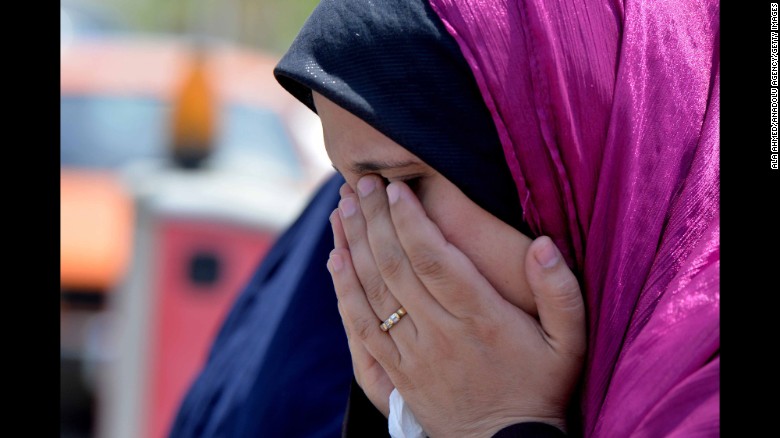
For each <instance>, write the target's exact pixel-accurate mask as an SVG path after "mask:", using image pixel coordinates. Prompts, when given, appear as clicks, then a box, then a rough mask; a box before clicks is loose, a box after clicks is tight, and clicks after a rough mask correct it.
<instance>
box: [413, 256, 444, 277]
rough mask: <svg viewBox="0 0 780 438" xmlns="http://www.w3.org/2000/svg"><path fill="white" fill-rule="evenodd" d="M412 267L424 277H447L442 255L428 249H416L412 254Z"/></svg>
mask: <svg viewBox="0 0 780 438" xmlns="http://www.w3.org/2000/svg"><path fill="white" fill-rule="evenodd" d="M410 259H411V260H410V261H411V263H412V269H414V271H415V272H416V273H417V274H419V275H421V276H424V277H427V278H432V279H437V278H443V277H445V272H446V270H445V268H444V264H443V263H442V259H441V256H440V255H439V254H436V253H434V252H432V251H430V250H427V249H416V250H415V251H414V252H413V253H412V254H410Z"/></svg>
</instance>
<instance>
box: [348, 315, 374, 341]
mask: <svg viewBox="0 0 780 438" xmlns="http://www.w3.org/2000/svg"><path fill="white" fill-rule="evenodd" d="M353 324H354V327H355V335H357V337H358V339H360V340H361V341H366V340H368V338H370V337H371V332H372V331H373V330H374V329H375V327H374V324H373V321H371V322H369V321H368V320H367V319H358V320H355V321H354V322H353Z"/></svg>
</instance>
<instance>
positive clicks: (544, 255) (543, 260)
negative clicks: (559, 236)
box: [534, 239, 559, 269]
mask: <svg viewBox="0 0 780 438" xmlns="http://www.w3.org/2000/svg"><path fill="white" fill-rule="evenodd" d="M534 257H536V261H537V262H539V264H540V265H541V266H542V267H543V268H547V269H549V268H552V267H553V266H555V264H556V263H558V259H559V257H558V250H557V249H556V248H555V245H554V244H553V243H552V241H551V240H549V239H545V242H544V244H543V245H542V247H541V248H537V249H536V251H535V252H534Z"/></svg>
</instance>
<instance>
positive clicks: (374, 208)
mask: <svg viewBox="0 0 780 438" xmlns="http://www.w3.org/2000/svg"><path fill="white" fill-rule="evenodd" d="M360 208H361V209H362V210H363V217H364V218H365V219H366V222H367V223H372V222H375V221H377V220H378V219H379V218H381V217H382V215H383V214H384V211H385V210H386V208H385V205H384V204H383V203H381V202H363V203H361V205H360Z"/></svg>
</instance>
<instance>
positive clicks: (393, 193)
mask: <svg viewBox="0 0 780 438" xmlns="http://www.w3.org/2000/svg"><path fill="white" fill-rule="evenodd" d="M400 195H401V189H399V188H398V186H397V185H395V184H390V185H389V186H387V199H388V200H389V201H390V203H391V204H395V201H397V200H398V197H399V196H400Z"/></svg>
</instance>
